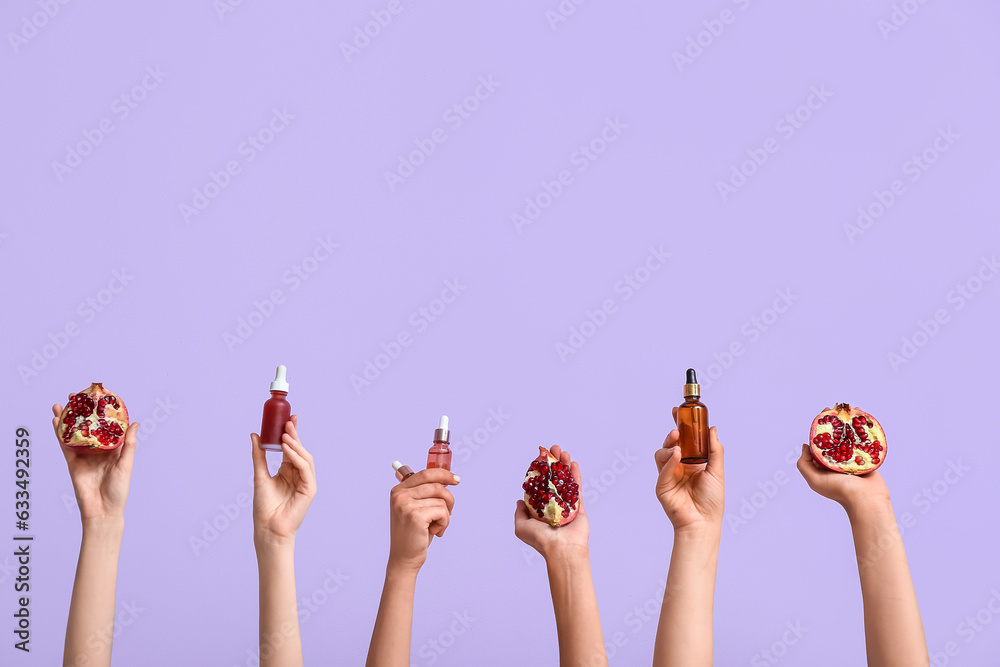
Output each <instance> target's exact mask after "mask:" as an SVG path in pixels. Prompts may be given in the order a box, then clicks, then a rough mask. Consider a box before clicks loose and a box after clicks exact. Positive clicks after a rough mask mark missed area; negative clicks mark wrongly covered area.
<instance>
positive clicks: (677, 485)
mask: <svg viewBox="0 0 1000 667" xmlns="http://www.w3.org/2000/svg"><path fill="white" fill-rule="evenodd" d="M673 412H674V421H675V423H676V420H677V408H674V411H673ZM679 440H680V433H679V432H678V431H677V429H674V430H672V431H670V433H669V434H667V437H666V440H664V442H663V447H661V448H660V449H658V450H657V451H656V454H655V456H654V458H655V460H656V469H657V470H658V471H659V476H658V477H657V479H656V497H657V498H658V499H659V500H660V504H661V505H662V506H663V511H664V512H666V513H667V517H668V518H669V519H670V523H672V524H673V526H674V530H675V531H678V530H684V529H689V528H697V527H699V526H707V525H710V526H721V525H722V514H723V509H724V508H725V476H724V473H723V448H722V443H720V442H719V437H718V434H717V432H716V430H715V427H714V426H713V427H712V429H711V430H710V431H709V447H710V449H709V459H708V463H707V464H704V465H687V464H681V448H680V444H679Z"/></svg>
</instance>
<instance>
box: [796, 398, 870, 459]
mask: <svg viewBox="0 0 1000 667" xmlns="http://www.w3.org/2000/svg"><path fill="white" fill-rule="evenodd" d="M824 418H826V420H824ZM831 418H836V419H838V420H840V422H841V423H842V424H843V425H844V427H845V428H844V429H843V432H846V431H853V433H852V434H851V435H852V436H853V441H849V442H846V443H844V442H843V441H841V444H842V445H843V446H844V449H841V450H840V452H837V451H835V450H831V448H830V445H831V444H832V443H831V442H830V440H829V439H830V438H832V437H833V433H834V431H835V430H836V422H833V423H831V421H830V419H831ZM855 419H858V420H863V423H862V421H859V422H858V427H859V428H860V429H861V430H862V431H863V432H864V434H865V435H866V436H867V437H866V438H864V439H862V438H861V437H860V436H859V435H858V431H857V429H856V428H855V427H854V423H855V422H854V420H855ZM868 423H871V426H868ZM817 440H818V442H817ZM874 441H878V443H879V445H880V446H881V449H875V450H874V451H872V450H873V448H872V447H871V443H873V442H874ZM862 444H864V445H866V446H865V447H862ZM809 451H810V452H812V456H813V460H814V461H816V463H818V464H819V465H821V466H823V467H824V468H826V469H827V470H832V471H834V472H842V473H846V474H848V475H864V474H867V473H870V472H872V471H873V470H877V469H878V468H879V467H880V466H881V465H882V464H883V463H885V456H886V453H887V451H888V445H887V444H886V441H885V431H883V430H882V425H881V424H879V422H878V420H877V419H875V417H873V416H872V415H871V414H869V413H867V412H865V411H864V410H861V409H859V408H852V407H851V406H850V405H849V404H847V403H838V404H836V405H835V406H834V407H833V408H826V409H824V410H823V411H822V412H821V413H819V414H818V415H816V417H815V418H814V419H813V421H812V426H811V427H810V429H809ZM874 454H877V455H878V460H874ZM858 458H860V459H861V462H860V463H858V460H857V459H858Z"/></svg>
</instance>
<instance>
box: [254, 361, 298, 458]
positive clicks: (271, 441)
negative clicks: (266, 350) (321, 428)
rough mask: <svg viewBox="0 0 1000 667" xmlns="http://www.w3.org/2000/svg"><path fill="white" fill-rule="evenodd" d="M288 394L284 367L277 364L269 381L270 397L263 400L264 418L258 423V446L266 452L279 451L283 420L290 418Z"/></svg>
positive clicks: (283, 427)
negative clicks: (272, 377) (271, 379)
mask: <svg viewBox="0 0 1000 667" xmlns="http://www.w3.org/2000/svg"><path fill="white" fill-rule="evenodd" d="M286 396H288V382H287V381H286V380H285V367H284V366H278V368H277V370H276V371H275V372H274V382H272V383H271V398H269V399H267V400H266V401H265V402H264V418H263V420H262V421H261V424H260V448H261V449H263V450H265V451H268V452H280V451H281V436H282V435H283V434H284V432H285V422H287V421H288V420H289V419H291V418H292V406H291V405H290V404H289V403H288V401H287V400H286V399H285V397H286Z"/></svg>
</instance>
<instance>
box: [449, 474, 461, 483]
mask: <svg viewBox="0 0 1000 667" xmlns="http://www.w3.org/2000/svg"><path fill="white" fill-rule="evenodd" d="M451 476H452V477H454V478H455V484H458V483H459V482H461V481H462V478H461V477H459V476H458V475H456V474H454V473H452V475H451Z"/></svg>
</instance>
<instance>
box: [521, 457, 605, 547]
mask: <svg viewBox="0 0 1000 667" xmlns="http://www.w3.org/2000/svg"><path fill="white" fill-rule="evenodd" d="M549 452H550V453H551V454H552V456H553V457H555V458H557V459H559V460H560V461H562V462H563V464H565V465H567V466H569V469H570V472H571V473H572V474H573V479H574V480H576V483H577V484H578V485H580V508H579V510H578V512H577V515H576V518H575V519H573V521H571V522H570V523H568V524H566V525H564V526H559V527H558V528H555V527H553V526H550V525H549V524H548V523H546V522H544V521H539V520H538V519H535V518H533V517H532V516H531V514H529V513H528V506H527V505H526V504H525V503H524V501H523V500H518V501H517V508H516V509H515V510H514V534H515V535H516V536H517V537H518V539H519V540H521V541H522V542H524V543H525V544H527V545H528V546H531V547H533V548H534V549H535V551H537V552H538V553H540V554H541V555H542V557H544V558H545V559H546V560H548V557H549V554H553V553H556V552H557V551H558V552H559V553H564V552H565V551H569V552H586V551H587V548H588V546H587V542H588V540H589V538H590V521H589V520H588V519H587V510H586V508H585V507H584V506H583V482H582V479H581V476H580V466H579V464H578V463H577V462H576V461H573V460H572V457H570V455H569V452H567V451H565V450H563V449H562V448H561V447H560V446H559V445H553V446H552V448H551V449H550V450H549Z"/></svg>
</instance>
